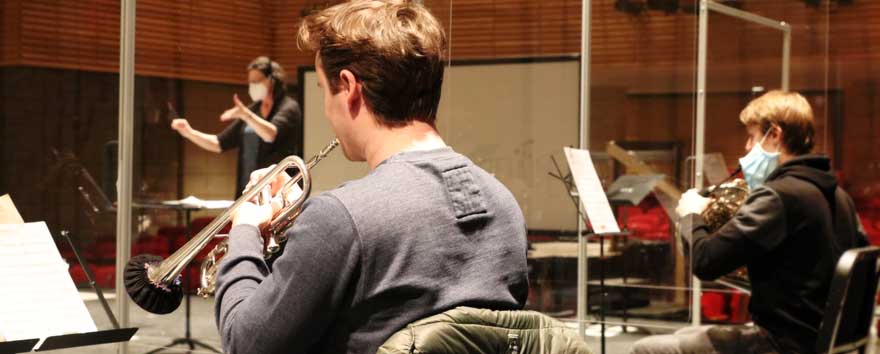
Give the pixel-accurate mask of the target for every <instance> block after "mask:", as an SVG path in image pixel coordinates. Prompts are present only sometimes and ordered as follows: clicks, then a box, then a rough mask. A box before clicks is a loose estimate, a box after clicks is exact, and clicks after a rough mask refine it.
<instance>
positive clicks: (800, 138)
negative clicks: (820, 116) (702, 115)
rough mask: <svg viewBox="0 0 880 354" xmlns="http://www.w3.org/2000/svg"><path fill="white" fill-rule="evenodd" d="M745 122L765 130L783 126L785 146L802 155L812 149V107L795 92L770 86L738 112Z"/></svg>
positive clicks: (795, 153)
mask: <svg viewBox="0 0 880 354" xmlns="http://www.w3.org/2000/svg"><path fill="white" fill-rule="evenodd" d="M739 120H740V121H741V122H742V123H743V124H745V125H746V126H757V127H759V128H760V129H761V131H762V132H766V131H767V130H768V129H770V128H771V127H772V126H773V125H776V126H779V128H780V129H782V139H783V145H784V146H785V149H786V150H787V151H788V152H790V153H792V154H794V155H802V154H806V153H809V152H810V151H811V150H812V149H813V145H814V142H813V134H814V127H813V109H812V108H811V107H810V103H809V102H807V99H806V98H804V96H801V95H800V94H799V93H797V92H785V91H780V90H773V91H770V92H767V93H765V94H764V95H762V96H761V97H758V98H756V99H754V100H752V101H751V102H749V104H748V106H746V108H744V109H743V110H742V112H740V114H739Z"/></svg>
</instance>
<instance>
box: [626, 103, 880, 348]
mask: <svg viewBox="0 0 880 354" xmlns="http://www.w3.org/2000/svg"><path fill="white" fill-rule="evenodd" d="M739 119H740V121H741V122H742V123H743V125H744V126H745V129H746V132H747V133H748V138H747V140H746V144H745V150H746V155H745V156H744V157H742V158H741V159H740V160H739V163H740V166H741V168H742V172H743V175H744V177H745V180H746V182H747V183H748V186H749V190H750V193H749V196H748V198H747V199H746V201H745V203H744V204H743V205H742V206H741V207H740V209H739V211H738V212H737V213H736V215H735V216H734V217H733V218H732V219H730V220H729V221H728V222H727V223H726V224H724V226H722V227H721V228H720V229H718V230H717V231H716V232H714V233H712V234H710V233H709V232H707V228H706V223H705V221H704V220H703V218H702V217H701V213H702V212H703V210H704V209H705V208H706V207H707V205H708V204H709V199H707V198H704V197H702V196H700V195H699V194H698V193H697V191H696V190H690V191H688V192H686V193H685V194H684V195H683V196H682V198H681V200H680V201H679V206H678V208H677V209H676V211H677V213H678V214H679V216H680V217H681V220H680V222H681V224H680V225H681V230H682V237H683V238H684V240H683V241H684V242H685V247H684V248H685V249H686V250H687V249H690V257H691V262H692V269H693V273H694V275H696V276H697V277H698V278H700V279H702V280H714V279H716V278H718V277H720V276H722V275H724V274H727V273H729V272H731V271H733V270H735V269H738V268H740V267H742V266H746V267H747V269H748V273H749V279H750V281H751V285H752V294H751V295H752V296H751V301H750V303H749V313H750V314H751V317H752V320H753V321H754V326H703V327H696V328H684V329H682V330H679V331H678V332H676V333H675V334H673V335H665V336H653V337H648V338H645V339H642V340H640V341H638V342H636V343H635V344H634V346H633V349H632V352H633V353H813V352H815V341H816V337H817V336H818V330H819V325H820V322H821V320H822V317H823V311H824V309H825V303H826V300H827V298H828V291H829V287H830V283H831V278H832V275H833V271H834V267H835V265H836V264H837V261H838V258H839V257H840V256H841V254H842V253H843V252H844V251H846V250H847V249H850V248H854V247H861V246H865V245H867V241H866V238H865V232H864V229H862V226H861V223H860V221H859V219H858V217H857V215H856V212H855V207H854V204H853V201H852V199H851V198H850V197H849V196H848V195H847V193H846V192H844V191H843V189H841V188H840V187H839V186H838V185H837V180H836V178H835V175H834V174H833V172H832V171H831V164H830V161H829V159H828V158H827V157H825V156H822V155H819V154H813V153H811V151H812V149H813V134H814V133H813V131H814V123H813V111H812V109H811V108H810V105H809V103H808V102H807V100H806V99H805V98H804V97H803V96H801V95H800V94H798V93H795V92H783V91H770V92H768V93H766V94H764V95H763V96H761V97H759V98H757V99H755V100H753V101H751V102H750V103H749V104H748V106H746V108H745V109H743V110H742V112H741V113H740V116H739ZM688 246H689V247H688Z"/></svg>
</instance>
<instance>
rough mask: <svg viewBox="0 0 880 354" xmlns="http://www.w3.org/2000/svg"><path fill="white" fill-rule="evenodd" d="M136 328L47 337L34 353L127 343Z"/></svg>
mask: <svg viewBox="0 0 880 354" xmlns="http://www.w3.org/2000/svg"><path fill="white" fill-rule="evenodd" d="M137 330H138V329H137V328H119V329H108V330H104V331H97V332H89V333H74V334H64V335H60V336H52V337H47V338H46V340H45V341H43V344H42V345H40V348H38V349H37V350H36V351H38V352H42V351H46V350H55V349H63V348H73V347H82V346H87V345H98V344H108V343H116V342H128V341H129V340H131V337H132V336H134V333H135V332H137Z"/></svg>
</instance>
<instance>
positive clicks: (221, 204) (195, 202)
mask: <svg viewBox="0 0 880 354" xmlns="http://www.w3.org/2000/svg"><path fill="white" fill-rule="evenodd" d="M233 203H235V201H232V200H203V199H199V198H198V197H195V196H192V195H191V196H189V197H186V198H183V199H180V200H166V201H164V202H162V204H165V205H182V206H184V207H187V208H194V209H227V208H229V207H230V206H232V204H233Z"/></svg>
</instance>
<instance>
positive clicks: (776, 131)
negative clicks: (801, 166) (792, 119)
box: [767, 124, 784, 150]
mask: <svg viewBox="0 0 880 354" xmlns="http://www.w3.org/2000/svg"><path fill="white" fill-rule="evenodd" d="M767 137H768V138H771V139H773V140H775V141H776V142H777V143H778V144H779V146H778V149H779V150H782V147H783V146H784V144H783V143H782V138H783V136H782V127H780V126H778V125H776V124H774V125H771V126H770V132H769V133H768V134H767Z"/></svg>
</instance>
